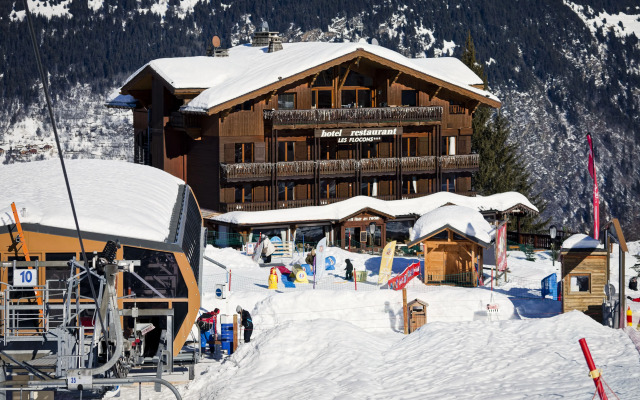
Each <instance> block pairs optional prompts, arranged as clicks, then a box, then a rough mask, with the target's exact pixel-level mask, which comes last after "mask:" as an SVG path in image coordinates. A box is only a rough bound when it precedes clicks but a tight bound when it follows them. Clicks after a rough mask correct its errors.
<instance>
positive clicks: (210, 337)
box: [196, 308, 220, 353]
mask: <svg viewBox="0 0 640 400" xmlns="http://www.w3.org/2000/svg"><path fill="white" fill-rule="evenodd" d="M218 314H220V310H219V309H217V308H216V309H215V310H213V311H212V312H206V313H203V314H202V315H201V316H200V317H199V318H198V320H197V321H196V324H197V325H198V328H199V329H200V346H202V347H201V351H202V352H203V353H204V352H206V350H207V343H209V349H210V351H211V352H212V353H213V351H214V348H215V341H216V340H217V336H218V331H217V325H218Z"/></svg>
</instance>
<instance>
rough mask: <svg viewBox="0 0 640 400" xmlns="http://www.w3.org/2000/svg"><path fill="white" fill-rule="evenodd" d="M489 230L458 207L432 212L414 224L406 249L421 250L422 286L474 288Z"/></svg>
mask: <svg viewBox="0 0 640 400" xmlns="http://www.w3.org/2000/svg"><path fill="white" fill-rule="evenodd" d="M491 230H492V228H491V226H490V225H489V223H488V222H486V221H485V220H484V218H483V217H482V215H481V214H480V213H479V212H478V211H475V210H472V209H469V208H467V207H460V206H444V207H440V208H438V209H435V210H433V211H431V212H429V213H427V214H425V215H423V216H422V217H420V219H418V221H416V225H415V227H414V237H417V238H416V239H414V240H412V241H411V242H410V243H409V244H408V246H409V247H411V246H414V245H416V244H418V243H420V244H421V245H422V247H423V248H424V252H423V255H424V276H423V279H424V283H425V284H438V285H441V284H445V285H456V286H473V287H475V286H478V272H479V271H480V273H481V271H482V267H483V259H482V252H483V249H486V248H488V247H489V246H490V241H491V236H490V235H489V234H490V232H491Z"/></svg>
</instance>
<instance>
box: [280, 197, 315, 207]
mask: <svg viewBox="0 0 640 400" xmlns="http://www.w3.org/2000/svg"><path fill="white" fill-rule="evenodd" d="M313 205H315V204H314V201H313V199H304V200H280V201H278V208H296V207H307V206H313Z"/></svg>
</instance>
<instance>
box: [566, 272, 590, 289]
mask: <svg viewBox="0 0 640 400" xmlns="http://www.w3.org/2000/svg"><path fill="white" fill-rule="evenodd" d="M590 278H591V276H590V275H573V274H572V275H570V283H571V287H570V289H569V291H570V292H571V293H580V292H585V293H588V292H590V291H591V287H590V286H591V285H590V282H589V281H590V280H591V279H590Z"/></svg>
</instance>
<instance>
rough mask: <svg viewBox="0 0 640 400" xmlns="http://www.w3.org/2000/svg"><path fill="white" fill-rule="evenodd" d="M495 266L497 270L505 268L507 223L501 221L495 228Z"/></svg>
mask: <svg viewBox="0 0 640 400" xmlns="http://www.w3.org/2000/svg"><path fill="white" fill-rule="evenodd" d="M495 252H496V268H498V271H505V270H506V269H507V224H506V223H503V224H501V225H500V226H498V229H497V230H496V249H495Z"/></svg>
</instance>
